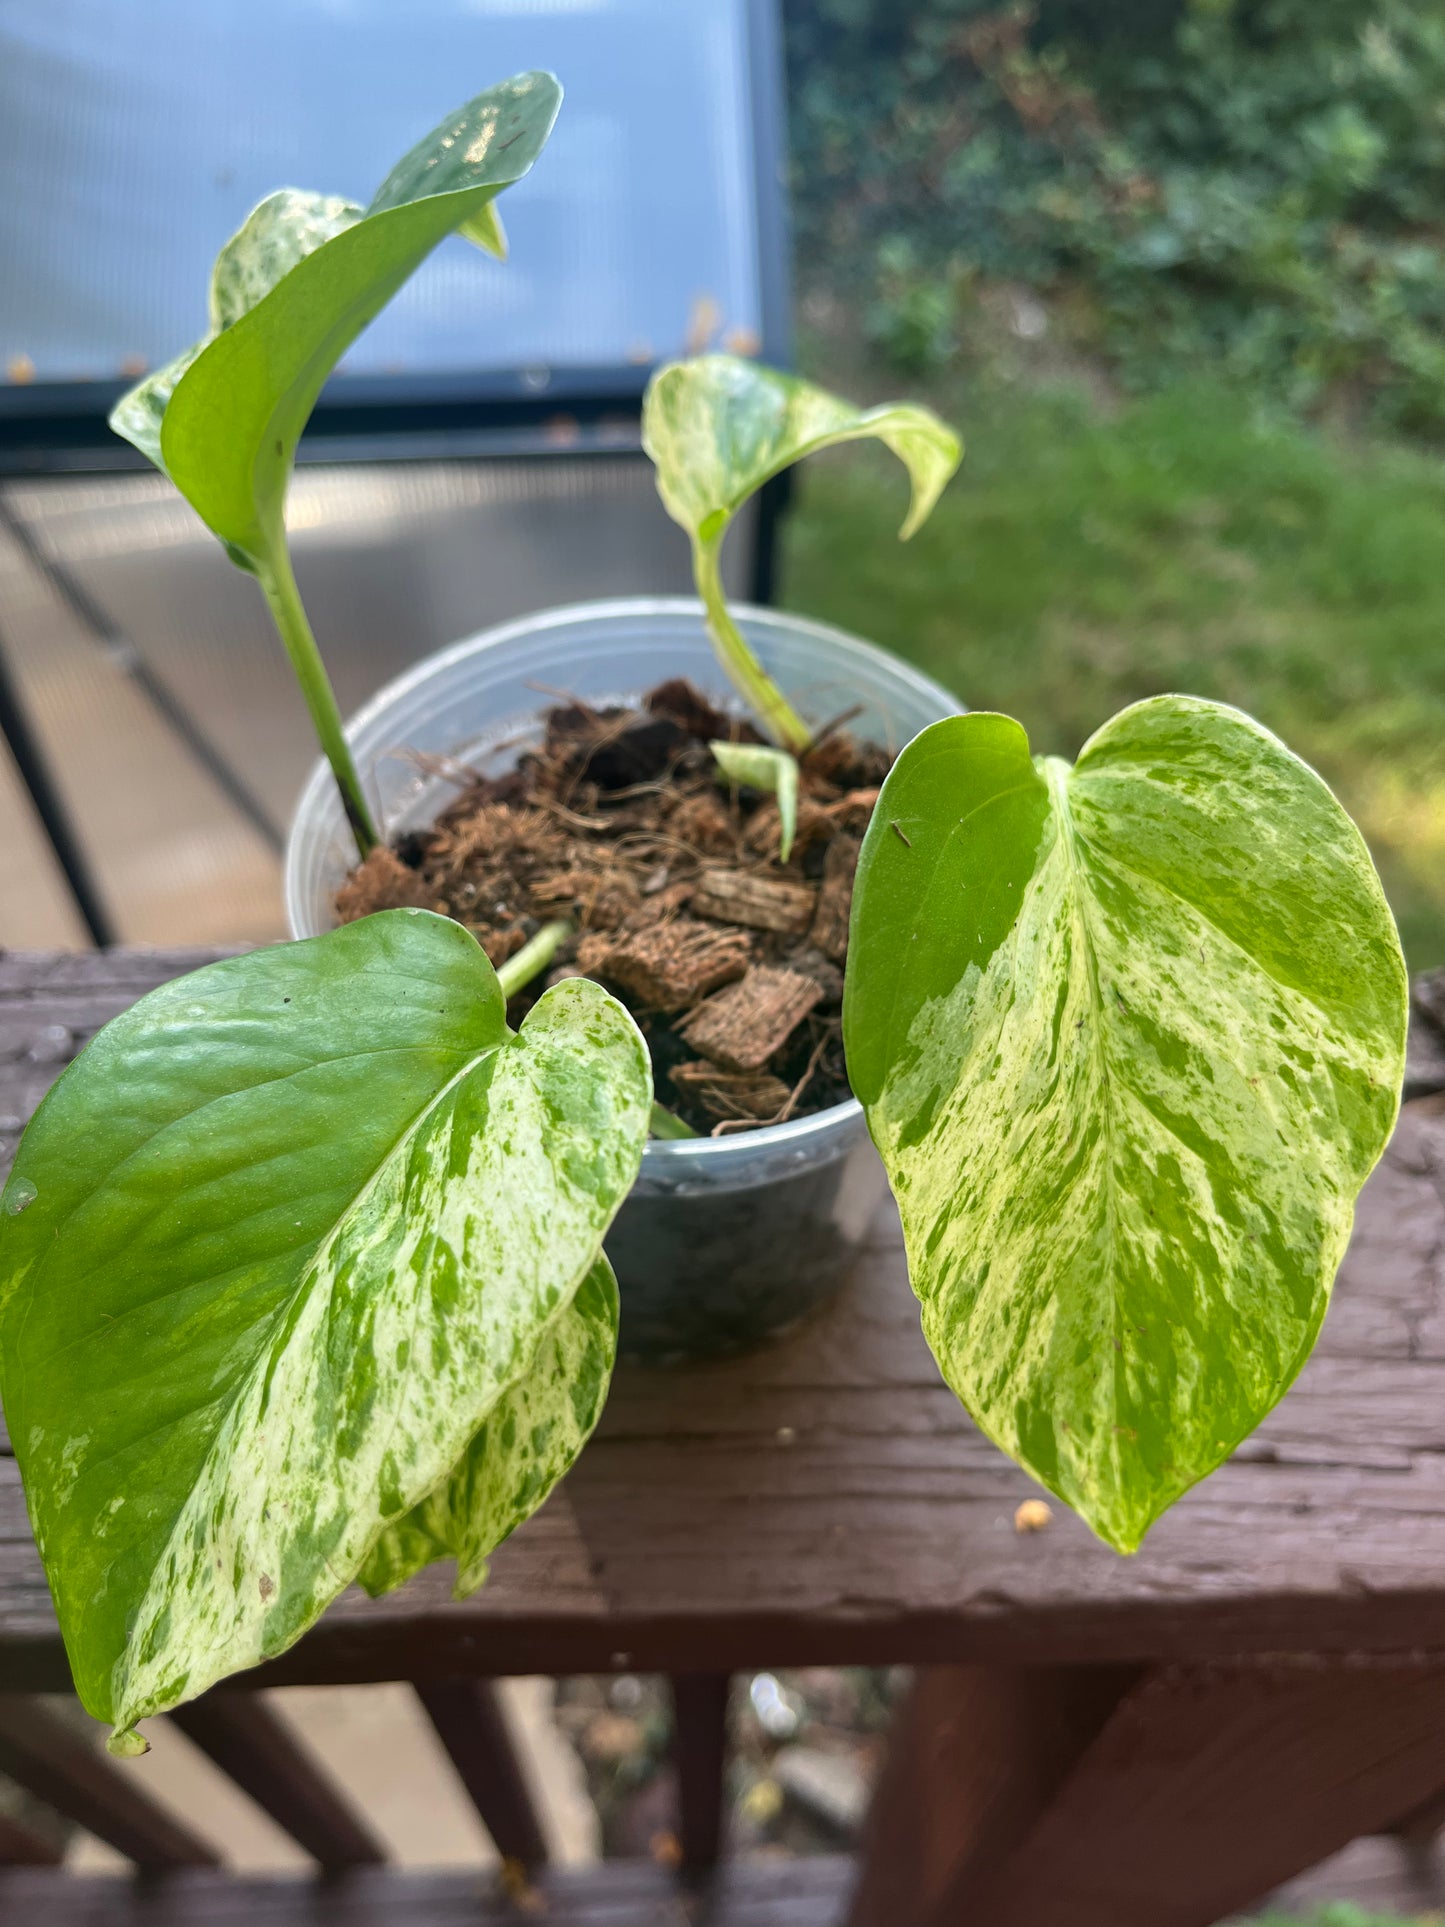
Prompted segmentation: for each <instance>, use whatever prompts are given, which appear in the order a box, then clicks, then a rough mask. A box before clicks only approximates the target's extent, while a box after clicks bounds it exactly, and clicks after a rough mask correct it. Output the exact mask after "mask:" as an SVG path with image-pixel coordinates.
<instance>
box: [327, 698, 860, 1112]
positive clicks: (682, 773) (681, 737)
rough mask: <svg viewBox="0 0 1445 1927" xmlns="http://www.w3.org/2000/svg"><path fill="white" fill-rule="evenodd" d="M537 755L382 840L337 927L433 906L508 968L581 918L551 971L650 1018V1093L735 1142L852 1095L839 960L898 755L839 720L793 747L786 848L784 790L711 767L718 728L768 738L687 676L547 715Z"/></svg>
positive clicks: (350, 889) (520, 1004)
mask: <svg viewBox="0 0 1445 1927" xmlns="http://www.w3.org/2000/svg"><path fill="white" fill-rule="evenodd" d="M545 721H546V738H545V741H544V743H543V744H542V746H541V748H540V749H539V750H537V751H535V752H527V753H524V754H523V756H522V757H521V758H520V759H519V762H518V764H517V767H516V768H515V769H513V770H510V771H508V772H507V773H506V774H505V775H504V776H500V777H495V778H489V777H480V776H477V777H473V778H471V780H470V781H468V782H467V783H466V786H465V787H464V788H463V789H462V790H461V791H460V793H459V794H458V796H457V798H456V800H455V801H454V802H453V803H451V804H449V805H448V807H447V808H446V809H445V810H444V811H443V812H442V814H441V815H440V816H439V817H438V818H437V821H436V823H435V825H434V826H433V827H432V828H431V829H429V830H425V831H419V832H412V833H409V834H407V835H405V836H403V837H401V838H399V839H398V840H397V842H396V843H395V844H394V845H393V846H392V847H390V848H385V849H378V850H374V851H373V852H372V854H371V855H370V856H369V857H368V858H367V859H366V861H365V862H364V863H362V864H361V865H360V866H359V868H358V869H357V870H355V871H354V872H353V874H352V875H351V877H350V878H349V879H348V880H347V882H346V883H345V884H344V885H343V887H342V889H341V891H340V893H339V894H338V896H337V900H336V905H337V910H338V911H339V913H340V915H341V918H342V921H343V922H350V921H351V920H352V919H354V918H356V917H362V916H366V915H368V914H369V913H370V912H371V911H374V910H391V909H398V908H419V909H427V910H440V911H442V912H443V913H444V914H446V915H448V916H452V917H455V918H456V919H457V920H458V922H460V923H463V924H465V925H466V927H467V928H468V929H469V930H471V931H472V932H473V933H474V934H475V936H476V937H477V939H478V941H479V942H480V943H481V945H482V947H483V949H484V950H485V951H486V953H487V955H488V956H489V957H490V958H491V960H492V962H493V963H494V964H502V963H504V962H505V961H506V959H507V958H508V957H510V956H512V955H514V953H515V952H516V951H518V950H520V949H521V947H522V945H523V944H524V943H525V942H526V941H527V939H528V938H529V937H530V936H532V935H533V934H534V933H535V932H536V931H537V929H538V928H539V927H540V926H541V925H542V924H543V923H546V922H549V921H551V920H553V919H555V918H559V917H566V918H570V919H571V920H572V921H573V922H574V923H575V925H576V926H577V933H576V935H575V936H574V937H573V938H571V939H570V940H569V941H568V942H567V944H566V945H565V946H564V947H563V949H562V950H561V951H559V953H558V957H557V961H556V964H555V965H554V966H553V968H552V969H551V970H550V971H548V972H547V973H545V974H544V976H543V977H541V978H539V979H538V980H537V981H536V982H535V983H533V984H531V985H529V986H528V988H527V989H526V990H524V991H522V992H520V993H519V994H518V996H516V997H515V998H513V1000H512V1005H511V1009H510V1013H509V1015H510V1018H511V1021H512V1022H513V1023H514V1024H515V1023H517V1022H519V1021H520V1019H521V1017H522V1016H523V1014H524V1013H525V1012H526V1010H527V1008H528V1007H529V1005H530V1004H531V1003H532V1002H533V1001H534V1000H535V998H536V997H537V996H538V995H540V993H541V990H542V988H543V986H544V984H546V983H555V982H556V981H557V979H558V977H559V976H566V975H577V974H583V975H586V976H589V977H596V978H597V979H598V980H599V981H600V982H602V983H605V984H606V985H607V986H608V988H609V989H610V990H612V991H614V992H615V993H616V995H617V996H619V997H620V998H621V999H622V1001H623V1002H624V1003H625V1004H626V1005H627V1007H628V1009H629V1010H631V1011H632V1013H633V1015H634V1016H635V1017H636V1018H637V1021H638V1023H639V1024H640V1026H641V1027H642V1030H643V1032H644V1034H645V1035H646V1038H647V1042H648V1046H649V1048H650V1049H651V1051H652V1061H653V1067H654V1072H655V1075H656V1080H657V1095H658V1099H659V1101H660V1102H661V1103H663V1104H665V1105H666V1106H667V1107H668V1108H669V1109H670V1110H672V1111H674V1112H676V1113H677V1115H678V1116H680V1117H683V1118H685V1119H686V1120H687V1121H688V1123H690V1124H691V1125H692V1126H693V1127H694V1128H695V1129H697V1130H699V1131H709V1132H712V1133H714V1134H715V1135H721V1134H724V1133H727V1132H731V1131H738V1130H750V1129H755V1128H757V1127H758V1126H759V1125H762V1124H773V1123H779V1122H781V1121H783V1120H784V1119H786V1118H789V1117H804V1116H806V1115H808V1113H810V1112H812V1111H818V1110H823V1109H825V1108H826V1107H827V1106H828V1105H830V1104H837V1103H840V1102H841V1101H842V1100H843V1099H844V1098H846V1097H847V1095H848V1080H847V1074H846V1072H845V1070H844V1065H843V1042H842V1010H841V1004H842V994H843V962H844V957H845V955H846V951H847V944H848V908H849V904H850V902H851V899H852V892H853V872H854V868H855V866H856V864H857V860H858V849H859V845H860V842H861V839H862V834H863V830H864V828H865V826H866V825H867V822H868V818H869V816H870V814H871V813H872V809H873V804H874V802H875V800H876V798H877V794H878V785H879V784H880V783H881V782H882V780H883V777H884V776H885V774H886V773H887V769H888V764H889V762H890V760H891V759H890V758H889V756H888V755H887V753H886V752H885V751H883V750H880V749H877V748H875V747H874V746H873V745H871V744H860V743H858V742H856V741H855V740H854V739H853V738H852V737H851V736H849V735H848V734H847V733H846V731H845V730H844V729H843V728H842V727H834V728H833V729H831V730H826V731H824V732H823V733H822V734H821V735H820V736H819V737H818V739H817V740H816V741H815V743H814V745H813V747H812V748H811V749H809V750H808V751H807V752H805V754H804V755H803V756H802V757H801V758H800V772H801V781H800V794H799V801H798V830H797V837H796V840H795V843H794V846H793V851H792V855H791V857H790V859H789V861H788V862H787V863H780V862H779V861H778V831H779V825H778V808H777V803H776V801H775V800H774V798H773V797H771V796H768V795H765V794H763V793H760V792H758V791H755V790H750V789H741V790H736V789H730V788H727V787H724V786H722V785H721V784H720V783H719V780H718V771H717V765H716V763H715V761H714V759H713V756H712V753H711V751H710V750H709V748H708V742H709V740H710V739H712V738H715V737H722V738H725V739H727V738H731V739H732V740H743V741H749V742H756V741H759V740H760V739H759V738H758V737H757V736H756V735H755V734H754V733H753V731H752V729H751V728H750V726H748V725H747V724H740V723H738V722H737V721H736V719H734V718H730V717H726V716H723V715H721V714H720V713H719V712H718V711H716V710H714V709H713V708H712V707H711V705H710V704H709V703H708V702H707V701H706V700H705V699H704V698H703V697H702V696H700V695H699V694H698V692H697V691H696V690H695V689H693V688H692V687H691V685H690V684H688V683H685V682H681V681H675V682H667V683H663V684H661V685H660V686H659V687H658V688H657V689H655V690H653V692H652V694H651V695H650V696H649V697H648V698H647V700H646V705H645V707H644V708H642V709H608V710H594V709H590V708H588V707H587V706H586V705H585V704H583V703H577V702H571V703H565V704H561V705H559V706H558V707H557V708H555V709H552V710H550V711H549V712H548V713H547V716H546V718H545Z"/></svg>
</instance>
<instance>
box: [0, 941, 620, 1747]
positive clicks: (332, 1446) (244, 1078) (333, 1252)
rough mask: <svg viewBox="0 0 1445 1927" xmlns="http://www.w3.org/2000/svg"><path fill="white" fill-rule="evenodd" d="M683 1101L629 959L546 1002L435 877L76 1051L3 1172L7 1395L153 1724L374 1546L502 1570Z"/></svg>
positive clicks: (76, 1647)
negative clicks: (512, 973)
mask: <svg viewBox="0 0 1445 1927" xmlns="http://www.w3.org/2000/svg"><path fill="white" fill-rule="evenodd" d="M651 1101H652V1089H651V1076H650V1070H649V1066H648V1060H647V1052H646V1049H645V1047H644V1045H643V1042H642V1039H641V1037H640V1035H639V1034H638V1031H637V1028H636V1026H635V1025H634V1023H633V1022H632V1019H631V1018H630V1017H629V1016H628V1015H627V1013H626V1011H625V1010H624V1009H623V1008H622V1006H621V1005H620V1004H618V1003H616V1002H615V1001H614V1000H613V999H612V998H611V997H609V996H608V995H607V993H606V992H605V991H603V990H601V989H599V988H598V987H597V985H595V984H591V983H588V982H586V981H585V980H583V979H580V978H571V979H567V980H566V981H564V982H563V983H561V984H559V985H557V986H556V987H555V988H554V989H552V990H549V991H547V992H546V993H545V994H544V995H543V996H542V997H541V998H540V999H539V1001H538V1002H537V1004H536V1005H535V1006H534V1007H533V1009H532V1010H531V1011H530V1013H529V1014H528V1016H527V1019H526V1021H525V1023H524V1024H523V1026H522V1028H521V1030H520V1032H518V1033H516V1034H513V1033H512V1032H511V1031H509V1030H508V1028H507V1025H506V1021H505V1016H504V1006H503V999H502V993H501V990H500V988H499V986H498V983H497V979H496V975H495V973H494V971H493V970H492V967H491V965H490V964H489V963H488V962H487V959H486V957H485V955H484V954H483V952H482V951H481V949H480V948H479V947H478V945H477V944H476V943H475V941H474V940H473V938H472V937H471V936H470V935H468V933H467V932H466V931H465V930H463V929H462V928H461V926H460V925H459V924H455V923H451V922H449V921H448V920H446V919H445V918H441V917H435V916H432V915H430V914H429V913H427V912H422V911H391V912H385V913H383V914H381V915H379V916H375V917H368V918H365V919H363V920H362V921H361V922H358V923H353V924H349V925H346V926H345V927H343V928H342V929H339V930H335V931H332V932H330V933H329V934H328V935H326V936H324V937H316V938H313V939H311V940H310V941H309V942H306V943H298V944H288V945H283V946H281V947H279V948H276V949H272V950H258V951H253V952H251V953H250V954H249V955H246V956H241V957H236V958H232V959H230V960H228V961H226V962H224V963H218V964H212V965H210V966H209V967H207V968H206V969H204V970H201V971H198V972H196V973H195V974H194V975H193V976H190V977H184V978H181V979H179V980H177V981H176V982H174V983H170V984H167V985H165V986H164V987H163V988H162V989H160V990H157V991H154V992H152V994H151V995H150V996H148V997H145V998H143V999H142V1000H141V1001H140V1003H138V1004H137V1005H136V1006H135V1007H134V1008H133V1009H131V1010H129V1011H127V1012H126V1013H125V1014H124V1015H123V1016H121V1017H118V1018H116V1019H115V1021H114V1022H113V1023H111V1024H109V1025H107V1026H106V1028H105V1029H104V1030H103V1031H101V1032H100V1034H99V1035H98V1036H97V1037H96V1038H95V1040H94V1041H93V1042H92V1043H91V1044H90V1045H89V1047H88V1048H87V1049H86V1050H85V1051H84V1052H83V1053H82V1055H81V1056H80V1057H79V1058H78V1059H77V1060H76V1062H75V1063H74V1064H73V1065H72V1066H71V1067H70V1068H69V1069H68V1070H67V1071H66V1072H65V1074H64V1075H63V1076H62V1077H61V1078H60V1080H59V1082H58V1083H57V1084H56V1085H55V1087H54V1089H53V1090H52V1091H51V1093H50V1095H49V1096H48V1097H47V1098H46V1100H45V1102H44V1103H43V1104H42V1106H41V1108H40V1110H39V1111H38V1112H37V1114H36V1117H35V1119H34V1121H33V1122H32V1124H31V1126H30V1128H29V1130H28V1131H27V1132H26V1135H25V1138H24V1140H23V1142H22V1145H21V1148H20V1152H19V1155H18V1157H17V1159H16V1163H15V1169H14V1172H13V1174H12V1176H11V1179H10V1182H9V1185H8V1186H7V1188H6V1191H5V1194H4V1201H5V1207H6V1209H5V1214H4V1215H3V1216H0V1294H3V1296H0V1393H3V1397H4V1404H5V1412H6V1417H7V1420H8V1422H9V1426H10V1433H11V1437H12V1440H13V1442H14V1447H15V1452H16V1456H17V1458H18V1459H19V1461H20V1467H21V1471H22V1473H23V1475H24V1479H25V1488H26V1494H27V1498H28V1501H29V1504H30V1509H31V1517H32V1521H33V1523H34V1527H35V1534H36V1539H37V1542H38V1544H39V1546H40V1550H41V1554H42V1557H43V1559H44V1561H45V1567H46V1572H47V1574H48V1576H49V1579H50V1584H51V1590H52V1592H53V1594H54V1598H55V1603H56V1610H57V1612H58V1614H59V1618H60V1624H61V1630H62V1632H63V1633H64V1636H65V1642H66V1648H67V1651H68V1653H69V1655H70V1661H71V1667H72V1671H73V1673H74V1676H75V1681H76V1686H77V1689H78V1691H79V1693H80V1696H81V1698H82V1699H83V1701H84V1702H85V1704H86V1706H87V1707H88V1708H89V1709H90V1711H91V1712H92V1713H94V1714H95V1715H96V1716H97V1717H99V1718H102V1719H108V1720H110V1721H111V1722H112V1723H113V1724H114V1726H115V1729H116V1738H117V1742H118V1743H119V1744H120V1745H122V1746H124V1744H125V1743H126V1736H127V1734H128V1733H129V1731H130V1729H132V1728H133V1727H134V1725H135V1722H136V1721H137V1720H139V1719H143V1718H144V1717H146V1716H147V1715H148V1714H152V1713H156V1712H160V1711H163V1710H164V1709H165V1708H167V1707H170V1706H174V1705H176V1704H178V1703H179V1702H180V1701H182V1700H185V1699H189V1698H191V1697H193V1696H194V1695H195V1694H197V1693H199V1692H202V1691H204V1689H205V1688H206V1687H207V1686H209V1685H211V1684H213V1683H214V1682H215V1681H216V1680H219V1679H223V1678H225V1677H227V1676H228V1675H229V1674H231V1673H234V1672H236V1671H238V1670H240V1669H241V1668H243V1667H247V1666H251V1665H254V1664H255V1663H256V1662H257V1661H259V1660H261V1659H264V1658H266V1657H268V1656H270V1655H272V1654H274V1653H278V1652H281V1651H283V1650H284V1649H285V1648H286V1647H287V1646H289V1645H291V1644H292V1642H293V1641H294V1640H296V1639H297V1638H299V1637H300V1635H301V1634H302V1633H303V1632H305V1630H306V1629H307V1627H309V1626H310V1625H311V1624H312V1623H313V1622H314V1621H315V1620H316V1619H317V1618H318V1617H319V1615H320V1614H321V1612H322V1611H323V1610H324V1609H325V1607H326V1606H327V1605H328V1603H329V1602H330V1601H331V1600H332V1599H334V1598H335V1597H336V1596H337V1594H338V1593H340V1592H341V1591H342V1590H343V1588H344V1587H345V1586H347V1585H348V1584H349V1583H350V1582H351V1581H352V1580H353V1579H355V1578H358V1577H360V1578H362V1579H363V1580H364V1581H365V1582H366V1583H368V1584H371V1585H374V1586H384V1585H386V1584H388V1583H392V1582H393V1580H392V1575H395V1576H401V1575H402V1574H403V1573H404V1572H409V1571H413V1570H415V1569H416V1567H417V1566H418V1565H419V1564H421V1563H424V1561H425V1560H426V1559H428V1558H436V1557H441V1556H443V1555H448V1554H454V1555H455V1556H456V1557H457V1559H458V1562H459V1582H460V1583H461V1584H463V1585H468V1586H469V1585H474V1584H476V1583H478V1581H479V1580H480V1577H481V1574H482V1570H483V1561H484V1559H485V1557H486V1554H487V1553H488V1552H489V1551H490V1550H491V1548H492V1547H493V1546H494V1545H496V1543H497V1542H498V1541H499V1540H500V1539H501V1538H502V1537H504V1536H505V1534H506V1533H507V1532H509V1531H510V1530H511V1529H512V1527H513V1526H514V1525H516V1524H517V1523H518V1521H519V1520H520V1519H521V1518H523V1517H525V1516H526V1514H527V1513H528V1512H530V1511H531V1510H532V1509H534V1507H535V1506H536V1505H537V1504H539V1503H540V1502H541V1500H542V1498H543V1497H545V1495H546V1492H547V1490H548V1488H549V1487H550V1486H551V1484H552V1483H553V1482H554V1481H555V1480H556V1479H557V1478H558V1477H559V1476H560V1475H561V1473H562V1472H563V1471H565V1469H566V1467H567V1465H568V1464H569V1463H570V1462H571V1459H572V1457H573V1456H575V1453H576V1452H577V1450H578V1449H579V1448H580V1445H581V1443H582V1441H583V1439H584V1438H585V1437H586V1434H587V1432H588V1430H589V1429H590V1427H591V1425H592V1422H593V1420H594V1419H595V1417H596V1415H597V1411H598V1409H599V1407H600V1403H601V1399H602V1395H603V1392H604V1390H605V1386H606V1381H607V1376H608V1372H609V1369H610V1366H611V1359H612V1352H613V1348H614V1344H615V1337H616V1316H617V1307H616V1294H615V1289H614V1287H613V1285H612V1281H611V1274H610V1272H609V1271H608V1269H607V1267H606V1263H605V1260H603V1259H602V1258H601V1255H600V1251H601V1243H602V1237H603V1234H604V1232H605V1231H606V1229H607V1226H608V1224H609V1223H610V1221H611V1218H612V1215H613V1213H614V1212H615V1211H616V1209H617V1207H618V1205H619V1204H620V1203H621V1201H622V1199H623V1198H624V1197H625V1196H626V1194H627V1191H628V1189H629V1187H630V1186H631V1184H632V1181H633V1179H634V1177H635V1176H636V1174H637V1170H638V1166H639V1163H640V1161H641V1156H642V1149H643V1145H644V1143H645V1141H646V1136H647V1128H648V1116H649V1111H650V1107H651Z"/></svg>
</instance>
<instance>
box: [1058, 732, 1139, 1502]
mask: <svg viewBox="0 0 1445 1927" xmlns="http://www.w3.org/2000/svg"><path fill="white" fill-rule="evenodd" d="M1039 769H1040V772H1041V774H1042V775H1043V777H1044V779H1045V781H1046V782H1047V783H1048V785H1049V791H1050V794H1051V796H1052V799H1053V802H1054V807H1055V809H1056V810H1057V812H1058V819H1059V830H1060V836H1059V843H1060V846H1061V847H1062V849H1063V852H1064V860H1065V862H1066V863H1067V865H1068V873H1069V882H1070V892H1069V894H1070V904H1071V908H1072V910H1073V913H1074V923H1075V927H1076V928H1077V930H1078V932H1079V936H1080V939H1081V941H1082V944H1083V949H1084V958H1085V965H1086V971H1087V978H1088V986H1089V998H1090V1002H1091V1004H1092V1007H1093V1020H1094V1021H1093V1031H1094V1037H1095V1039H1096V1042H1095V1044H1094V1054H1095V1057H1096V1060H1097V1063H1098V1067H1099V1085H1100V1110H1101V1112H1102V1114H1103V1127H1104V1202H1105V1211H1106V1230H1107V1233H1108V1253H1109V1304H1110V1310H1111V1312H1112V1314H1113V1321H1114V1330H1113V1342H1112V1349H1113V1353H1114V1357H1113V1362H1112V1364H1111V1366H1110V1377H1111V1379H1112V1381H1113V1388H1114V1397H1113V1410H1114V1416H1115V1421H1116V1429H1114V1430H1113V1431H1111V1432H1110V1434H1109V1442H1108V1447H1107V1450H1108V1455H1109V1458H1110V1461H1111V1469H1112V1473H1113V1480H1114V1486H1115V1489H1116V1491H1122V1490H1123V1486H1124V1478H1123V1466H1122V1461H1121V1459H1120V1454H1119V1442H1118V1441H1119V1435H1118V1431H1117V1419H1118V1415H1119V1412H1120V1411H1121V1410H1122V1407H1123V1387H1122V1385H1121V1384H1120V1373H1121V1372H1122V1370H1123V1364H1124V1345H1123V1336H1122V1332H1123V1313H1122V1309H1121V1307H1120V1304H1119V1290H1118V1264H1117V1260H1116V1252H1117V1248H1118V1231H1119V1210H1118V1196H1117V1179H1116V1166H1115V1135H1114V1093H1113V1074H1112V1071H1111V1068H1110V1063H1109V1051H1108V1044H1107V1039H1106V1034H1105V1028H1104V1025H1105V1010H1104V997H1103V992H1102V991H1101V990H1100V988H1099V958H1098V946H1097V943H1096V940H1095V936H1094V929H1093V924H1092V921H1091V919H1090V916H1089V902H1090V893H1089V890H1088V886H1087V883H1086V870H1085V866H1084V863H1083V861H1082V859H1081V858H1080V855H1079V838H1078V833H1077V830H1076V826H1075V823H1074V816H1073V811H1072V809H1071V808H1070V806H1069V782H1070V779H1071V777H1072V776H1073V769H1072V767H1071V766H1070V765H1069V764H1068V763H1066V762H1064V761H1063V759H1062V758H1061V757H1057V756H1046V757H1042V758H1040V760H1039Z"/></svg>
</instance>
